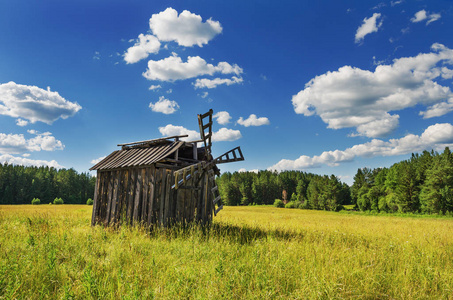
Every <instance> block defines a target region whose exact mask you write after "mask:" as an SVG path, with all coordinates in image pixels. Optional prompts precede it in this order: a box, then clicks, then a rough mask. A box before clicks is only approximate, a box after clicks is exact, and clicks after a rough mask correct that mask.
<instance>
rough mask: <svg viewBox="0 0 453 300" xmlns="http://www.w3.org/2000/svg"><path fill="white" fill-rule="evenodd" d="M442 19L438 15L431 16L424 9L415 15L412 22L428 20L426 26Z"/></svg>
mask: <svg viewBox="0 0 453 300" xmlns="http://www.w3.org/2000/svg"><path fill="white" fill-rule="evenodd" d="M440 18H441V15H440V14H436V13H432V14H429V13H428V12H427V11H426V10H424V9H422V10H420V11H418V12H416V13H415V16H414V17H413V18H412V19H411V22H412V23H418V22H421V21H425V20H427V21H426V25H429V24H430V23H432V22H434V21H437V20H439V19H440Z"/></svg>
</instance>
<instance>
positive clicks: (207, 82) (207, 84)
mask: <svg viewBox="0 0 453 300" xmlns="http://www.w3.org/2000/svg"><path fill="white" fill-rule="evenodd" d="M242 81H243V79H242V77H236V76H233V77H231V79H229V78H214V79H207V78H202V79H197V80H196V81H195V83H194V85H195V88H200V89H201V88H208V89H213V88H216V87H217V86H218V85H221V84H226V85H232V84H237V83H242Z"/></svg>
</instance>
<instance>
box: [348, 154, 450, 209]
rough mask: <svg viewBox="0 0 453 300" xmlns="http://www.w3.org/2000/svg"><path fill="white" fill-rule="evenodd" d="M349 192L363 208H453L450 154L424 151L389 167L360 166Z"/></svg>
mask: <svg viewBox="0 0 453 300" xmlns="http://www.w3.org/2000/svg"><path fill="white" fill-rule="evenodd" d="M351 196H352V199H353V202H354V204H356V207H357V208H358V209H360V210H362V211H375V212H381V211H383V212H403V213H406V212H411V213H429V214H431V213H442V214H445V213H447V212H450V213H451V212H453V155H452V153H451V151H450V149H449V148H448V147H446V148H445V150H444V152H443V153H441V154H439V153H437V152H434V151H431V152H428V151H423V153H422V154H412V157H411V158H410V159H408V160H404V161H401V162H399V163H396V164H394V165H393V166H391V167H390V168H378V169H369V168H363V169H359V170H358V171H357V174H356V175H355V176H354V184H353V185H352V186H351Z"/></svg>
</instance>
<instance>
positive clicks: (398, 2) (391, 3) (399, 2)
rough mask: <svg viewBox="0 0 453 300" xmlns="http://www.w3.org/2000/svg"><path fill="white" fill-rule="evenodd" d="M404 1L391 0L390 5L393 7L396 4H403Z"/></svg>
mask: <svg viewBox="0 0 453 300" xmlns="http://www.w3.org/2000/svg"><path fill="white" fill-rule="evenodd" d="M403 2H404V1H403V0H400V1H390V5H391V6H392V7H393V6H395V5H398V4H401V3H403Z"/></svg>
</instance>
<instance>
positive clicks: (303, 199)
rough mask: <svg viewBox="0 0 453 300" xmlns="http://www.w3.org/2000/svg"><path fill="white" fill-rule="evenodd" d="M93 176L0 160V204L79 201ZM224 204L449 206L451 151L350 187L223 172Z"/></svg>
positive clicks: (292, 175)
mask: <svg viewBox="0 0 453 300" xmlns="http://www.w3.org/2000/svg"><path fill="white" fill-rule="evenodd" d="M95 181H96V177H94V176H91V175H90V174H89V173H80V174H79V173H77V172H76V171H75V170H74V169H59V170H57V169H55V168H49V167H24V166H19V165H10V164H0V204H29V203H30V202H31V200H32V199H33V198H39V199H40V200H41V203H49V202H52V201H53V200H54V198H55V197H60V198H62V199H63V200H64V203H67V204H84V203H86V201H87V199H88V198H91V197H93V194H94V186H95ZM217 184H218V186H219V190H220V194H221V196H222V199H223V202H224V204H226V205H230V206H237V205H262V204H267V205H270V204H273V203H274V202H275V200H276V199H281V200H283V201H284V202H285V203H286V202H289V203H290V204H291V203H293V204H294V205H290V207H298V208H304V209H315V210H329V211H338V210H341V209H343V205H347V204H354V205H355V209H356V210H361V211H372V212H387V213H392V212H400V213H428V214H432V213H442V214H445V213H447V212H449V213H452V212H453V155H452V153H451V151H450V149H449V148H448V147H447V148H445V150H444V151H443V152H442V153H437V152H435V151H431V152H428V151H423V152H422V153H421V154H412V156H411V158H410V159H408V160H403V161H401V162H398V163H395V164H394V165H392V166H391V167H390V168H377V169H370V168H361V169H358V170H357V174H356V175H355V176H354V182H353V185H352V186H351V187H349V186H348V185H347V184H346V183H342V182H341V181H340V180H339V179H338V178H337V177H336V176H334V175H330V176H327V175H317V174H312V173H306V172H301V171H284V172H280V173H278V172H272V171H267V170H264V171H259V172H257V173H255V172H234V173H230V172H225V173H223V174H222V175H221V176H220V177H218V178H217Z"/></svg>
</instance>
